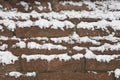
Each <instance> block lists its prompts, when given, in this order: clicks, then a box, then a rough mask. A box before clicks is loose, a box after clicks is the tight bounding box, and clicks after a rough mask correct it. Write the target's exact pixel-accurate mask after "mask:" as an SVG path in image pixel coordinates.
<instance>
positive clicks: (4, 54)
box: [0, 51, 18, 65]
mask: <svg viewBox="0 0 120 80" xmlns="http://www.w3.org/2000/svg"><path fill="white" fill-rule="evenodd" d="M17 60H18V57H16V56H14V55H13V54H12V53H11V52H9V51H0V63H2V64H3V65H4V64H14V62H15V61H17Z"/></svg>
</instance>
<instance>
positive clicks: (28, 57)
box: [21, 53, 83, 62]
mask: <svg viewBox="0 0 120 80" xmlns="http://www.w3.org/2000/svg"><path fill="white" fill-rule="evenodd" d="M21 57H22V58H25V59H26V60H27V61H28V62H29V61H30V60H37V59H41V60H47V61H48V62H50V61H51V60H54V59H59V60H60V61H62V60H64V61H68V60H70V59H72V58H73V59H75V60H76V59H81V58H82V57H83V55H82V54H76V55H73V56H69V55H68V54H67V53H65V54H54V55H42V54H38V55H25V54H23V55H22V56H21Z"/></svg>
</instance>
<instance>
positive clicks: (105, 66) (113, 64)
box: [86, 59, 120, 71]
mask: <svg viewBox="0 0 120 80" xmlns="http://www.w3.org/2000/svg"><path fill="white" fill-rule="evenodd" d="M116 68H120V61H119V59H114V60H112V61H110V62H102V61H101V62H99V61H97V60H95V59H87V60H86V70H99V71H100V70H101V71H110V70H115V69H116Z"/></svg>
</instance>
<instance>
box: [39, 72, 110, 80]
mask: <svg viewBox="0 0 120 80" xmlns="http://www.w3.org/2000/svg"><path fill="white" fill-rule="evenodd" d="M57 79H59V80H101V79H102V80H112V76H111V75H108V74H107V73H98V74H94V73H79V72H74V73H73V72H69V73H68V72H64V73H60V72H55V73H40V74H39V78H38V80H57Z"/></svg>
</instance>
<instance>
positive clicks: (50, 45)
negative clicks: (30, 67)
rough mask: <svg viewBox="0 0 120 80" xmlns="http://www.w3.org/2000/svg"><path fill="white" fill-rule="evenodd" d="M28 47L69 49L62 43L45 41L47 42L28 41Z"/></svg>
mask: <svg viewBox="0 0 120 80" xmlns="http://www.w3.org/2000/svg"><path fill="white" fill-rule="evenodd" d="M27 47H28V48H29V49H48V50H51V49H58V50H65V49H67V48H66V47H64V46H62V45H54V44H52V43H45V44H38V43H36V42H28V44H27Z"/></svg>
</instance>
